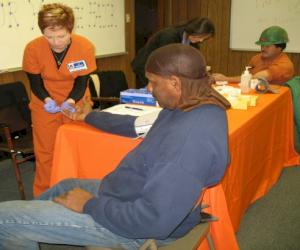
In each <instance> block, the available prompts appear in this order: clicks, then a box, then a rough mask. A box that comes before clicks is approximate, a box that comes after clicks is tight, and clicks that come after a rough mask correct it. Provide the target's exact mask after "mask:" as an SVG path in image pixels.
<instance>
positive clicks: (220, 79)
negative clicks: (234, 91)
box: [212, 73, 228, 81]
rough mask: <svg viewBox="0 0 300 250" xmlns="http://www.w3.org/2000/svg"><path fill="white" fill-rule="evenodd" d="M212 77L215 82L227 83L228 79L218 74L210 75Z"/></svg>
mask: <svg viewBox="0 0 300 250" xmlns="http://www.w3.org/2000/svg"><path fill="white" fill-rule="evenodd" d="M212 77H213V78H214V79H215V81H228V77H227V76H225V75H223V74H220V73H214V74H212Z"/></svg>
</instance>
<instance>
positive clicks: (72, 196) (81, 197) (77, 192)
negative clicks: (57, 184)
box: [53, 188, 94, 213]
mask: <svg viewBox="0 0 300 250" xmlns="http://www.w3.org/2000/svg"><path fill="white" fill-rule="evenodd" d="M93 197H94V196H93V195H92V194H91V193H89V192H87V191H85V190H83V189H81V188H74V189H72V190H70V191H68V192H66V193H64V194H62V195H60V196H57V197H55V198H54V199H53V201H54V202H56V203H58V204H60V205H62V206H64V207H66V208H68V209H70V210H73V211H75V212H77V213H82V212H83V207H84V205H85V203H87V201H88V200H90V199H91V198H93Z"/></svg>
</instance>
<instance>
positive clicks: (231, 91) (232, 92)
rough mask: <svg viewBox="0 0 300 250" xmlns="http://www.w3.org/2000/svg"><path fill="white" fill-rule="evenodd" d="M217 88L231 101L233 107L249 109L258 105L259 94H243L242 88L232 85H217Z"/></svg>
mask: <svg viewBox="0 0 300 250" xmlns="http://www.w3.org/2000/svg"><path fill="white" fill-rule="evenodd" d="M215 89H216V90H217V91H218V92H219V93H220V94H221V95H223V96H224V97H225V98H226V99H227V100H228V101H229V102H230V104H231V108H233V109H242V110H247V109H248V107H254V106H256V101H257V98H258V96H257V95H244V94H241V89H239V88H234V87H232V86H216V87H215Z"/></svg>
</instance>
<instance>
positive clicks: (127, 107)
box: [125, 106, 144, 111]
mask: <svg viewBox="0 0 300 250" xmlns="http://www.w3.org/2000/svg"><path fill="white" fill-rule="evenodd" d="M125 108H126V109H134V110H140V111H144V110H143V109H141V108H136V107H129V106H125Z"/></svg>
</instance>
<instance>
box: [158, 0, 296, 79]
mask: <svg viewBox="0 0 300 250" xmlns="http://www.w3.org/2000/svg"><path fill="white" fill-rule="evenodd" d="M158 1H159V5H158V6H159V18H160V20H159V22H158V23H159V25H160V27H159V28H162V27H165V26H169V25H172V24H177V23H179V22H182V21H186V20H188V19H191V18H193V17H199V16H202V17H208V18H210V19H211V20H212V21H213V22H214V24H215V27H216V34H215V37H214V38H213V39H210V40H208V41H206V42H204V43H203V44H202V45H201V47H200V50H201V52H202V53H203V54H204V56H205V58H206V61H207V64H208V65H210V66H211V68H212V72H220V73H224V74H226V75H240V74H241V73H242V71H243V69H244V67H245V66H246V65H247V63H248V62H249V60H250V58H251V57H252V56H253V55H254V54H256V53H257V52H247V51H232V50H230V49H229V36H230V3H231V1H230V0H158ZM253 25H255V24H253ZM257 39H258V37H253V42H255V41H256V40H257ZM288 55H289V56H290V58H291V60H292V61H293V63H294V65H295V70H296V74H297V75H300V54H299V53H288Z"/></svg>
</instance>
